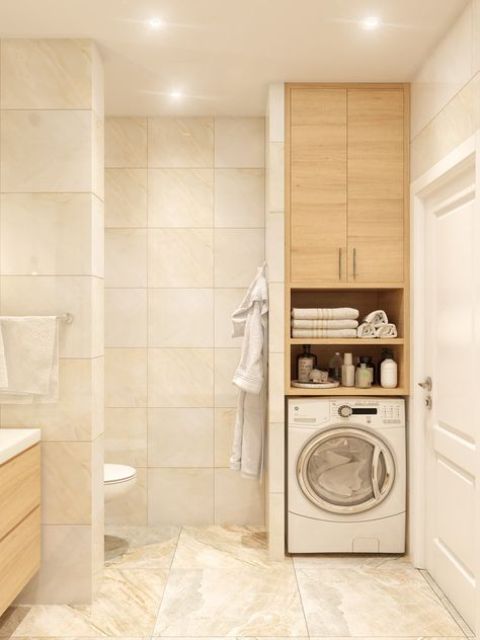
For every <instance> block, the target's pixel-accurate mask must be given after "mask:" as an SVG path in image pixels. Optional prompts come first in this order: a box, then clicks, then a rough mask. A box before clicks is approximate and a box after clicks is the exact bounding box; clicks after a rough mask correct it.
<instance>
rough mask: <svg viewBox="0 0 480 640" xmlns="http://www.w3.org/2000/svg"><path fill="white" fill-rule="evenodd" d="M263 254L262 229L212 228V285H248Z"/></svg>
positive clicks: (260, 263) (260, 264)
mask: <svg viewBox="0 0 480 640" xmlns="http://www.w3.org/2000/svg"><path fill="white" fill-rule="evenodd" d="M264 256H265V247H264V231H263V229H215V286H216V287H225V288H234V287H248V286H249V284H250V282H251V281H252V280H253V278H254V277H255V274H256V272H257V267H261V266H262V264H263V262H264Z"/></svg>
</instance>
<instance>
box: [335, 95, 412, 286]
mask: <svg viewBox="0 0 480 640" xmlns="http://www.w3.org/2000/svg"><path fill="white" fill-rule="evenodd" d="M347 114H348V115H347V119H348V215H347V219H348V279H349V281H351V282H371V283H377V282H378V283H385V284H388V283H392V284H393V283H401V282H403V280H404V246H403V245H404V136H405V135H407V133H408V132H407V131H405V130H404V92H403V90H402V89H401V88H400V89H378V90H376V89H373V90H372V89H349V91H348V109H347Z"/></svg>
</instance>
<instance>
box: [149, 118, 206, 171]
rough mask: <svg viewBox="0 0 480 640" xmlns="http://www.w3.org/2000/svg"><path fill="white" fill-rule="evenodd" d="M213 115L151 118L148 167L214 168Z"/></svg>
mask: <svg viewBox="0 0 480 640" xmlns="http://www.w3.org/2000/svg"><path fill="white" fill-rule="evenodd" d="M213 138H214V135H213V119H212V118H149V120H148V166H149V167H151V168H153V167H167V168H173V167H213Z"/></svg>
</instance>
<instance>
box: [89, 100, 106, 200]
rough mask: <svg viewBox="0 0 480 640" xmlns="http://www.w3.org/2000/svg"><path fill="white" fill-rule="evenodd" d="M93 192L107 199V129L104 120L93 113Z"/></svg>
mask: <svg viewBox="0 0 480 640" xmlns="http://www.w3.org/2000/svg"><path fill="white" fill-rule="evenodd" d="M92 133H93V137H92V192H93V193H94V194H95V195H96V196H98V197H99V198H100V199H101V200H103V199H104V197H105V128H104V122H103V118H100V117H99V116H98V115H97V114H96V113H95V112H92Z"/></svg>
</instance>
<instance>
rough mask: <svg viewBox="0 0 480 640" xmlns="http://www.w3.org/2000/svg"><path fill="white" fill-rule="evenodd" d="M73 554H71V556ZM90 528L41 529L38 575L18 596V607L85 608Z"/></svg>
mask: <svg viewBox="0 0 480 640" xmlns="http://www.w3.org/2000/svg"><path fill="white" fill-rule="evenodd" d="M72 550H74V552H72ZM91 567H92V528H91V527H90V526H88V525H44V526H43V527H42V564H41V567H40V572H39V573H38V574H37V575H36V576H35V577H34V578H33V580H31V581H30V582H29V583H28V585H27V587H26V588H25V589H24V590H23V591H22V592H21V594H20V596H19V598H18V600H17V602H18V603H20V604H30V605H31V604H60V603H68V604H85V603H86V602H89V601H90V599H91V597H92V578H91V575H90V571H89V570H88V569H91Z"/></svg>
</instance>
